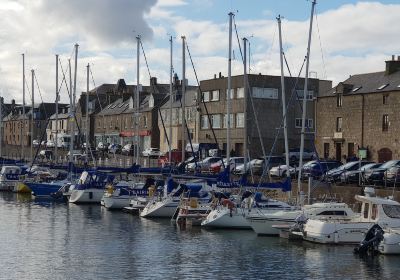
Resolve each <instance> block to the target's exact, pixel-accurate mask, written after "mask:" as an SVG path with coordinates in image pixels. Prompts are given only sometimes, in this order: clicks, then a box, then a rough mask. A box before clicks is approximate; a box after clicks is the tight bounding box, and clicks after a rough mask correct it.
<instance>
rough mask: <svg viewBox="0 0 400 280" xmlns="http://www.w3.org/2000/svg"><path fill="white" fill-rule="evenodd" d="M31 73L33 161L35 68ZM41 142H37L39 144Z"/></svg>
mask: <svg viewBox="0 0 400 280" xmlns="http://www.w3.org/2000/svg"><path fill="white" fill-rule="evenodd" d="M31 73H32V110H31V113H32V121H31V161H32V163H33V129H34V127H35V125H34V120H35V116H34V115H35V70H33V69H32V70H31ZM40 144H41V143H39V145H40Z"/></svg>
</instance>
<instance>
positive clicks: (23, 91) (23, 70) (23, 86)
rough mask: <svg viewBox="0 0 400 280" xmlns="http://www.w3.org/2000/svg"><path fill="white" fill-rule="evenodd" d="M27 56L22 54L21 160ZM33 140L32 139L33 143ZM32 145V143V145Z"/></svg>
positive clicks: (22, 152)
mask: <svg viewBox="0 0 400 280" xmlns="http://www.w3.org/2000/svg"><path fill="white" fill-rule="evenodd" d="M25 135H26V132H25V54H22V125H21V138H20V139H21V159H22V160H23V159H24V150H25V147H24V138H25ZM32 141H33V139H31V142H32ZM31 145H32V143H31Z"/></svg>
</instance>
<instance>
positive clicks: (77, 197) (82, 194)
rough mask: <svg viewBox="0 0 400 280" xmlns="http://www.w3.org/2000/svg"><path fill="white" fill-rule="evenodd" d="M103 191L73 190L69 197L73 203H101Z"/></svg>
mask: <svg viewBox="0 0 400 280" xmlns="http://www.w3.org/2000/svg"><path fill="white" fill-rule="evenodd" d="M103 194H104V190H103V189H85V190H72V191H71V195H70V197H69V202H71V203H100V202H101V198H102V197H103Z"/></svg>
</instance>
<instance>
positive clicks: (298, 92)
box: [296, 89, 314, 100]
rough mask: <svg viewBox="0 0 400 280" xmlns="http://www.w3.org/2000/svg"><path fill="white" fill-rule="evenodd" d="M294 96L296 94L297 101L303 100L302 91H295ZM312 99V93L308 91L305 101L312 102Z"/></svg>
mask: <svg viewBox="0 0 400 280" xmlns="http://www.w3.org/2000/svg"><path fill="white" fill-rule="evenodd" d="M296 94H297V99H298V100H303V96H304V89H299V90H296ZM313 98H314V91H312V90H309V91H308V92H307V100H313Z"/></svg>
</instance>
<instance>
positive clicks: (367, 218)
mask: <svg viewBox="0 0 400 280" xmlns="http://www.w3.org/2000/svg"><path fill="white" fill-rule="evenodd" d="M356 200H358V201H360V202H361V203H362V205H361V217H360V218H361V221H362V222H372V223H379V225H381V226H386V225H390V226H391V227H400V203H399V202H397V201H394V200H392V199H389V198H382V197H371V196H361V195H357V196H356Z"/></svg>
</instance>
